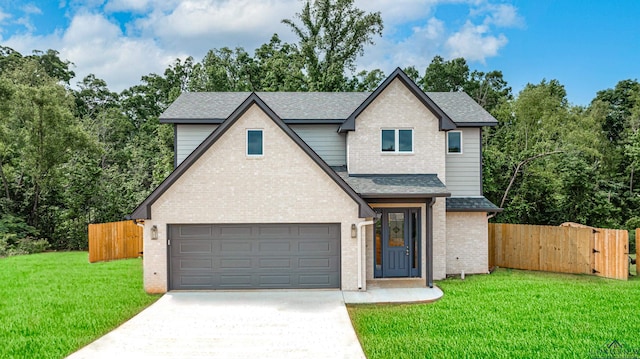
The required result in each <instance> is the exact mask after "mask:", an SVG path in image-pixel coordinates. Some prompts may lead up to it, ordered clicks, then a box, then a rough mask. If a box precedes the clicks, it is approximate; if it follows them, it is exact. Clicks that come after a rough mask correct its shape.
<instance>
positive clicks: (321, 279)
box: [299, 274, 337, 288]
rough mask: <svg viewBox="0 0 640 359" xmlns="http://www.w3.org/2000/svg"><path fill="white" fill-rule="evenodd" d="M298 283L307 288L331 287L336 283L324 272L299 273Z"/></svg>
mask: <svg viewBox="0 0 640 359" xmlns="http://www.w3.org/2000/svg"><path fill="white" fill-rule="evenodd" d="M299 280H300V285H301V286H305V287H307V288H311V287H321V288H324V287H332V286H335V285H337V283H332V281H331V277H330V276H329V275H326V274H324V275H323V274H301V275H300V276H299Z"/></svg>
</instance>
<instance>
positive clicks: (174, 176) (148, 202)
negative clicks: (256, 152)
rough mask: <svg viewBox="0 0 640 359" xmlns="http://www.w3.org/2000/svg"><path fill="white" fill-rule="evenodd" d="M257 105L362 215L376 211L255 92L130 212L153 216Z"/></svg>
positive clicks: (366, 215) (141, 217)
mask: <svg viewBox="0 0 640 359" xmlns="http://www.w3.org/2000/svg"><path fill="white" fill-rule="evenodd" d="M254 104H255V105H257V106H258V107H259V108H260V109H261V110H262V111H263V112H264V113H265V114H266V115H267V116H268V117H269V118H270V119H271V120H273V122H274V123H275V124H276V125H277V126H278V127H279V128H280V129H282V130H283V131H284V132H285V133H286V134H287V135H288V136H289V138H291V139H292V140H293V141H294V142H295V143H296V144H297V145H298V146H299V147H300V148H301V149H302V150H303V151H304V152H305V153H306V154H307V155H308V156H309V157H311V159H312V160H313V161H314V162H315V163H316V164H317V165H318V166H319V167H320V168H321V169H322V170H323V171H324V172H325V173H326V174H327V175H328V176H329V177H330V178H331V179H332V180H333V181H334V182H335V183H336V184H337V185H338V186H339V187H340V188H341V189H342V190H343V191H345V193H347V195H349V196H350V197H351V198H352V199H353V200H354V201H355V202H356V203H357V204H358V206H359V211H360V213H359V215H360V217H373V216H375V212H374V211H373V210H372V209H371V207H369V205H368V204H367V203H366V202H365V201H364V200H363V199H362V198H361V197H360V196H359V195H358V194H357V193H356V192H355V191H354V190H353V189H352V188H351V187H349V185H348V184H347V183H346V182H345V181H344V180H343V179H342V178H341V177H340V176H339V175H338V174H337V173H335V172H334V171H333V170H332V169H331V168H330V167H329V165H327V164H326V163H325V162H324V161H323V160H322V159H321V158H320V157H319V156H318V155H317V154H316V153H315V152H314V151H313V150H311V148H310V147H309V146H308V145H307V144H306V143H305V142H304V141H303V140H302V139H301V138H300V137H299V136H298V135H297V134H296V133H295V132H294V131H293V130H291V128H290V127H289V126H287V125H286V124H285V123H284V122H283V121H282V120H281V119H280V118H279V117H278V115H276V114H275V112H273V110H271V108H269V107H268V106H267V105H266V104H265V103H264V101H262V99H261V98H260V97H259V96H258V95H257V94H255V93H251V94H250V95H249V96H248V97H247V98H246V99H245V100H244V101H243V102H242V104H241V105H240V106H238V107H237V108H236V109H235V110H234V111H233V112H232V113H231V115H230V116H229V117H228V118H227V119H226V120H225V121H224V122H223V123H222V124H221V125H220V126H218V128H217V129H216V130H215V131H213V133H211V134H210V135H209V136H208V137H207V138H206V139H205V140H204V141H203V142H202V143H201V144H200V146H198V147H197V148H196V149H195V150H194V151H193V152H192V153H191V154H190V155H189V156H188V157H187V158H186V159H185V160H184V161H183V162H182V163H181V164H180V166H178V167H177V168H176V169H175V170H174V171H173V172H172V173H171V174H170V175H169V176H168V177H167V178H166V179H165V180H164V181H163V182H162V183H161V184H160V185H159V186H158V187H157V188H156V189H155V190H154V191H153V192H152V193H151V194H150V195H149V196H148V197H147V198H146V199H145V200H144V201H143V202H142V203H141V204H140V205H139V206H138V207H137V208H136V209H135V210H134V211H133V213H132V214H131V215H130V216H129V217H130V218H135V219H151V206H152V205H153V203H155V202H156V200H157V199H158V198H160V196H162V195H163V194H164V193H165V192H166V191H167V190H168V189H169V188H170V187H171V186H172V185H173V184H174V183H175V182H176V181H177V180H178V179H179V178H180V176H182V175H183V174H184V173H185V172H186V171H187V170H188V169H189V168H190V167H191V166H192V165H193V164H194V163H195V162H196V161H198V159H199V158H200V157H201V156H202V155H203V154H204V153H206V152H207V150H209V148H210V147H211V146H212V145H213V144H214V143H215V142H216V141H217V140H218V139H220V138H221V137H222V136H223V135H224V134H225V133H226V132H227V130H228V129H229V128H231V126H233V124H234V123H235V122H236V121H237V120H238V119H239V118H241V117H242V115H243V114H244V113H245V112H246V111H247V110H248V109H249V108H251V106H253V105H254Z"/></svg>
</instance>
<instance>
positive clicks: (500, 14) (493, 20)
mask: <svg viewBox="0 0 640 359" xmlns="http://www.w3.org/2000/svg"><path fill="white" fill-rule="evenodd" d="M471 14H472V15H473V14H477V15H483V14H485V15H486V17H485V19H484V23H485V24H487V25H495V26H498V27H523V26H524V19H523V18H522V17H521V16H520V15H519V14H518V9H516V8H515V6H513V5H510V4H497V5H494V4H484V5H483V6H481V7H480V8H478V9H474V10H472V11H471Z"/></svg>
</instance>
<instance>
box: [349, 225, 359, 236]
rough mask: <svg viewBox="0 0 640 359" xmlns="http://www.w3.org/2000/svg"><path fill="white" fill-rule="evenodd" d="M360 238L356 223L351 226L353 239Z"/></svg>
mask: <svg viewBox="0 0 640 359" xmlns="http://www.w3.org/2000/svg"><path fill="white" fill-rule="evenodd" d="M357 236H358V231H357V230H356V225H355V223H352V224H351V238H356V237H357Z"/></svg>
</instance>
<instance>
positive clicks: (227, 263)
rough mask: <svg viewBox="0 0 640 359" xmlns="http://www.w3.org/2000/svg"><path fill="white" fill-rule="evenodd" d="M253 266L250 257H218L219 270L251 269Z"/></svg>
mask: <svg viewBox="0 0 640 359" xmlns="http://www.w3.org/2000/svg"><path fill="white" fill-rule="evenodd" d="M251 268H253V265H252V259H251V258H221V259H220V267H219V268H218V269H220V270H229V269H238V270H242V269H251Z"/></svg>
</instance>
